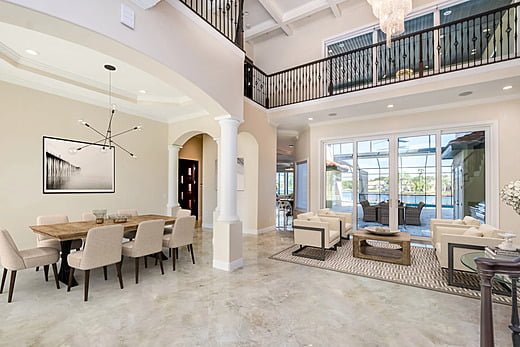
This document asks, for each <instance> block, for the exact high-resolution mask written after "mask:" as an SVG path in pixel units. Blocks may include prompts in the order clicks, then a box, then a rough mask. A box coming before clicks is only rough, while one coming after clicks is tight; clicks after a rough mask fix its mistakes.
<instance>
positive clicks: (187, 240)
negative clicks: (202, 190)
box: [163, 216, 195, 271]
mask: <svg viewBox="0 0 520 347" xmlns="http://www.w3.org/2000/svg"><path fill="white" fill-rule="evenodd" d="M194 232H195V216H188V217H181V218H178V219H176V220H175V224H174V225H173V229H172V233H171V234H167V235H164V236H163V247H168V248H169V249H170V250H171V249H173V250H174V253H175V254H173V255H172V256H171V258H172V259H173V271H175V259H176V258H178V256H179V249H178V248H179V247H182V246H187V248H188V250H189V251H190V252H191V261H192V262H193V264H195V257H194V255H193V234H194Z"/></svg>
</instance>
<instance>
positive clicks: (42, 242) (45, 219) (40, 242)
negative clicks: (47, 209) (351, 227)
mask: <svg viewBox="0 0 520 347" xmlns="http://www.w3.org/2000/svg"><path fill="white" fill-rule="evenodd" d="M68 222H69V217H67V216H66V215H64V214H49V215H43V216H38V217H36V225H47V224H60V223H68ZM82 244H83V241H82V240H72V243H71V245H70V249H75V250H77V251H79V250H80V249H81V246H82ZM36 247H52V248H55V249H57V250H58V251H61V244H60V241H58V240H56V239H53V238H52V237H49V236H45V235H41V234H36ZM38 270H39V266H36V271H38ZM44 270H45V278H47V277H48V275H49V267H46V268H44Z"/></svg>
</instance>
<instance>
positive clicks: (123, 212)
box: [117, 209, 138, 240]
mask: <svg viewBox="0 0 520 347" xmlns="http://www.w3.org/2000/svg"><path fill="white" fill-rule="evenodd" d="M117 214H120V215H125V216H131V217H135V216H137V215H138V213H137V210H132V209H122V210H117ZM124 237H125V239H129V240H133V239H135V231H125V233H124Z"/></svg>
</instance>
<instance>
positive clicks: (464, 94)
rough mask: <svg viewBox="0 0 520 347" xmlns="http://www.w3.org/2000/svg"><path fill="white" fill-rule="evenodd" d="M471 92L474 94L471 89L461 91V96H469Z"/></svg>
mask: <svg viewBox="0 0 520 347" xmlns="http://www.w3.org/2000/svg"><path fill="white" fill-rule="evenodd" d="M471 94H473V92H472V91H471V90H468V91H466V92H462V93H460V94H459V96H468V95H471Z"/></svg>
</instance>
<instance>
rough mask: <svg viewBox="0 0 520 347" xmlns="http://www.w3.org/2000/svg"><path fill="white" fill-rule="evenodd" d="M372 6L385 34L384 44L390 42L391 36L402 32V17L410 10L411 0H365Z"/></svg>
mask: <svg viewBox="0 0 520 347" xmlns="http://www.w3.org/2000/svg"><path fill="white" fill-rule="evenodd" d="M367 1H368V3H369V4H370V5H371V6H372V12H374V16H376V17H377V18H378V19H379V26H380V27H381V30H382V31H383V32H384V33H385V34H386V45H387V46H390V45H391V44H392V36H393V35H398V34H402V33H403V32H404V17H405V16H406V15H407V14H408V13H410V12H411V11H412V0H367Z"/></svg>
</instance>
